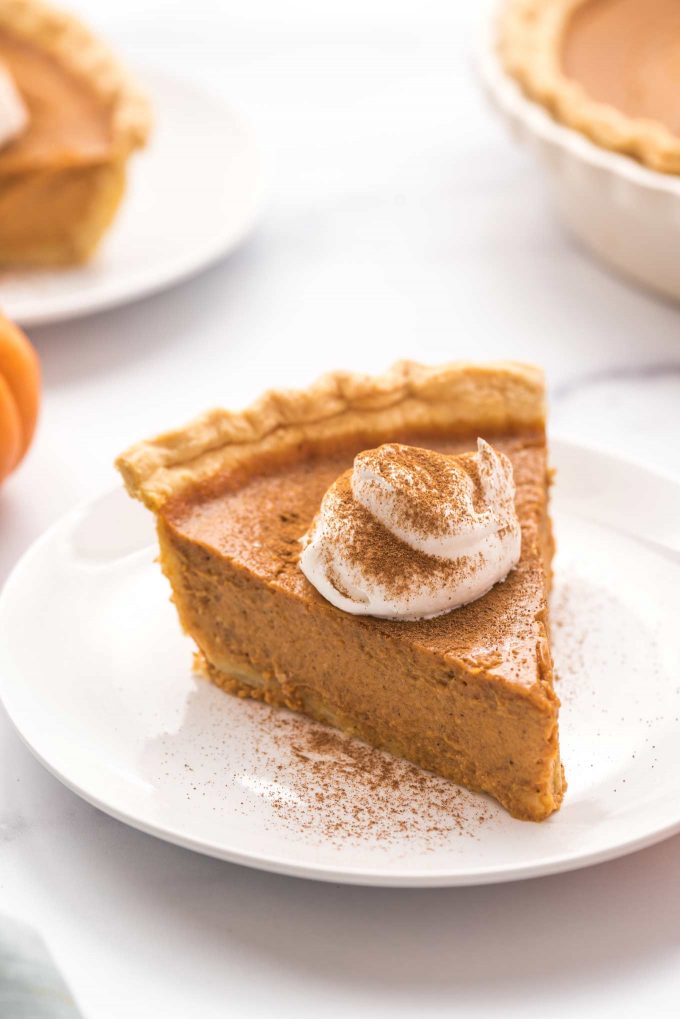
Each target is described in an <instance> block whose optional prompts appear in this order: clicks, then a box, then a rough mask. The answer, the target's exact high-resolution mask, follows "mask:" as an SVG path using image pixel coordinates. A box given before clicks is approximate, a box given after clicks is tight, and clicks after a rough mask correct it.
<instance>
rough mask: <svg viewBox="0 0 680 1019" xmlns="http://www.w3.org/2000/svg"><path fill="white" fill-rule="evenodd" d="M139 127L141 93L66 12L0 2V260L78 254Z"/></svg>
mask: <svg viewBox="0 0 680 1019" xmlns="http://www.w3.org/2000/svg"><path fill="white" fill-rule="evenodd" d="M149 125H150V114H149V108H148V105H147V102H146V100H145V99H144V97H143V96H142V95H141V93H140V92H139V91H138V90H137V87H136V86H135V84H134V83H133V82H132V80H131V79H130V78H129V77H128V75H127V74H126V72H125V71H124V70H123V69H122V68H121V67H120V66H119V64H118V62H117V60H116V59H115V57H114V56H113V55H112V54H111V53H110V52H109V50H108V49H107V48H106V47H105V46H104V45H102V44H101V43H100V42H98V41H97V40H96V39H95V38H94V36H92V35H91V33H90V32H89V31H88V30H87V29H86V28H84V27H83V26H82V25H81V24H80V23H79V22H78V21H77V20H76V19H75V18H73V17H71V16H70V15H68V14H66V13H64V12H62V11H58V10H54V9H52V8H51V7H48V6H47V5H45V4H43V3H42V2H40V0H3V2H2V3H0V264H4V265H55V264H57V265H58V264H68V263H74V262H82V261H83V260H85V259H87V258H88V257H89V256H90V255H91V254H92V252H93V250H94V249H95V247H96V245H97V243H98V241H99V240H100V238H101V237H102V235H103V233H104V232H105V230H106V229H107V227H108V226H109V224H110V223H111V221H112V219H113V217H114V215H115V212H116V209H117V208H118V205H119V203H120V200H121V198H122V196H123V192H124V188H125V174H126V164H127V161H128V158H129V157H130V155H131V153H132V152H133V151H134V150H135V149H137V148H139V147H140V146H142V145H143V144H144V143H145V141H146V138H147V134H148V131H149Z"/></svg>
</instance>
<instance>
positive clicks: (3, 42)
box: [0, 30, 111, 174]
mask: <svg viewBox="0 0 680 1019" xmlns="http://www.w3.org/2000/svg"><path fill="white" fill-rule="evenodd" d="M0 64H4V65H5V67H6V68H7V69H8V70H9V72H10V74H11V75H12V78H13V79H14V82H15V84H16V86H17V88H18V90H19V92H20V94H21V96H22V98H23V100H24V102H25V104H26V106H27V107H28V113H29V124H28V127H27V128H26V130H25V131H24V132H23V133H22V134H21V135H20V137H19V138H17V139H16V140H15V141H13V142H11V143H10V144H9V145H8V146H7V147H6V148H4V149H3V150H2V152H0V174H11V173H18V172H21V171H23V170H27V169H38V168H40V167H41V166H43V165H47V166H49V167H50V168H56V167H58V166H59V164H63V165H64V166H65V167H72V166H76V165H88V164H96V163H100V162H104V161H105V160H106V159H108V158H109V157H110V153H111V111H110V110H108V109H107V108H106V107H105V106H103V105H102V102H101V99H100V98H99V97H98V96H97V95H96V94H95V93H94V91H93V90H92V89H91V87H90V86H89V85H88V83H87V82H85V81H83V80H81V79H80V78H78V77H76V76H75V75H74V74H71V73H70V72H69V71H68V70H67V69H66V68H65V67H63V66H62V65H61V64H60V63H59V62H58V61H57V60H55V59H54V58H53V57H52V56H51V55H50V54H49V53H47V52H44V51H43V50H41V49H39V48H38V47H36V46H32V45H31V44H30V43H29V42H25V41H23V40H21V39H19V38H17V37H15V36H13V35H11V34H10V33H8V32H7V31H4V30H0Z"/></svg>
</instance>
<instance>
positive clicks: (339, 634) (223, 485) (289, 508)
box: [158, 431, 564, 820]
mask: <svg viewBox="0 0 680 1019" xmlns="http://www.w3.org/2000/svg"><path fill="white" fill-rule="evenodd" d="M484 437H485V438H488V439H489V441H491V442H492V443H493V445H494V448H495V449H497V450H499V451H500V452H502V453H505V454H506V455H507V456H508V457H509V459H510V461H511V463H512V466H513V470H514V477H515V484H516V505H517V514H518V517H519V521H520V524H521V529H522V552H521V558H520V561H519V563H518V565H517V568H516V569H514V570H513V571H512V572H511V573H510V574H509V575H508V577H507V579H506V580H505V581H504V582H502V583H499V584H496V586H495V587H494V588H493V589H492V590H491V591H489V593H488V594H486V595H484V596H483V597H481V598H479V599H478V600H477V601H474V602H472V603H470V604H468V605H465V606H463V607H461V608H458V609H456V610H454V611H451V612H449V613H447V614H445V615H441V616H438V617H436V618H433V619H421V620H417V621H410V622H407V621H404V620H391V619H378V618H374V617H371V616H360V617H357V616H354V615H349V614H348V613H346V612H342V611H340V610H338V609H337V608H335V607H333V606H332V605H330V604H329V603H328V602H327V601H326V600H325V598H323V597H322V596H321V595H320V594H319V593H318V592H317V591H316V590H315V588H314V587H312V585H311V584H310V583H309V582H308V580H307V579H306V577H305V576H304V575H303V574H302V572H301V570H300V568H299V556H300V550H301V544H300V539H301V538H302V537H303V535H304V534H305V532H306V531H307V530H308V528H309V526H310V524H311V522H312V520H313V518H314V516H315V514H316V513H317V511H318V509H319V504H320V502H321V500H322V497H323V495H324V493H325V492H326V490H327V489H328V488H329V486H330V485H331V484H332V483H333V482H334V481H335V479H336V478H338V476H339V475H340V474H342V473H343V471H345V470H347V469H348V468H349V467H351V465H352V461H353V459H354V456H355V455H356V454H357V453H358V452H360V451H361V450H363V449H365V448H366V445H367V444H366V443H365V442H363V441H361V440H359V439H357V440H356V442H354V443H353V444H346V443H345V444H344V445H343V446H341V447H339V448H335V449H325V450H309V449H307V450H305V451H301V452H300V453H299V455H297V456H295V455H293V458H292V459H290V461H289V462H286V463H279V464H267V463H262V464H261V465H260V466H259V467H258V465H257V464H254V465H253V466H252V469H250V470H249V471H248V472H247V473H246V474H240V475H239V476H232V477H226V478H222V479H221V480H220V481H219V482H217V483H215V482H212V483H211V484H210V486H209V487H208V488H206V487H205V486H203V487H202V488H197V489H195V490H194V491H193V492H192V491H191V490H190V491H189V493H188V494H183V495H182V496H180V497H176V498H175V499H170V500H169V501H168V502H167V503H166V504H165V505H164V506H163V507H162V509H161V511H160V513H159V518H158V532H159V539H160V544H161V562H162V566H163V569H164V571H165V573H166V575H167V576H168V578H169V580H170V582H171V584H172V587H173V594H174V600H175V603H176V606H177V609H178V611H179V614H180V618H181V621H182V624H183V626H184V628H185V629H186V630H187V632H188V633H190V634H191V636H192V637H193V638H194V640H195V641H196V643H197V644H198V647H199V649H200V652H201V655H202V659H203V662H204V666H205V669H206V671H207V673H208V675H209V676H210V678H211V679H212V680H213V681H214V682H216V683H217V684H218V685H220V686H222V687H224V688H225V689H227V690H229V691H231V692H232V693H237V694H239V695H241V696H243V695H246V696H251V697H257V698H261V699H264V700H267V701H269V702H270V703H274V704H279V705H285V706H288V707H291V708H293V709H295V710H300V711H303V712H305V713H306V714H308V715H311V716H312V717H314V718H317V719H319V720H320V721H323V722H327V723H330V724H333V725H336V726H338V727H340V728H342V729H343V730H345V731H347V732H350V733H352V734H354V735H356V736H358V737H360V738H362V739H364V740H366V741H367V742H370V743H371V744H373V745H375V746H378V747H381V748H383V749H385V750H388V751H390V752H392V753H394V754H396V755H398V756H401V757H405V758H407V759H409V760H411V761H414V762H415V763H416V764H419V765H421V766H422V767H425V768H428V769H430V770H432V771H434V772H436V773H438V774H440V775H443V776H445V777H447V778H450V779H453V780H454V781H457V782H460V783H463V784H465V785H467V786H469V787H470V788H473V789H478V790H482V791H485V792H488V793H491V795H493V796H495V797H496V798H497V799H498V800H499V801H500V802H501V803H502V804H503V805H504V806H505V807H506V808H507V809H508V810H509V811H510V812H511V813H512V814H514V815H515V816H517V817H521V818H529V819H532V820H541V819H543V818H545V817H547V816H548V815H549V814H550V813H552V811H554V810H556V809H557V808H558V807H559V804H560V801H561V799H562V794H563V788H564V784H563V776H562V769H561V765H560V762H559V752H558V744H557V706H558V701H557V698H556V696H555V694H554V693H553V690H552V665H551V661H550V653H549V650H548V644H547V619H546V608H545V606H546V597H547V588H548V586H549V583H550V560H551V557H552V536H551V530H550V523H549V518H548V514H547V504H546V462H545V445H544V441H543V436H542V434H533V433H531V432H528V431H527V432H525V433H523V434H519V435H518V434H515V435H512V436H507V435H506V436H497V435H495V436H484ZM385 438H388V439H389V440H390V441H398V442H402V443H405V444H408V445H410V446H416V447H417V446H420V447H427V448H430V449H436V450H438V451H440V452H446V453H463V452H469V451H470V450H473V449H474V448H475V446H476V442H477V436H476V435H474V436H463V437H457V438H450V437H449V438H444V437H440V436H433V435H425V436H423V435H414V434H405V435H396V436H395V435H390V436H386V437H385Z"/></svg>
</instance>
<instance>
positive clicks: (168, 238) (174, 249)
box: [0, 71, 262, 325]
mask: <svg viewBox="0 0 680 1019" xmlns="http://www.w3.org/2000/svg"><path fill="white" fill-rule="evenodd" d="M140 78H141V80H142V82H143V85H144V87H145V89H146V91H147V93H148V95H149V97H150V99H151V102H152V104H153V113H154V129H153V134H152V137H151V140H150V143H149V146H148V148H147V149H146V150H145V151H144V152H141V153H139V154H138V155H136V156H134V157H133V159H132V160H131V170H130V180H129V186H128V192H127V194H126V196H125V198H124V201H123V203H122V205H121V208H120V212H119V214H118V216H117V218H116V220H115V223H114V225H113V227H112V228H111V230H110V231H109V233H108V234H107V235H106V237H105V238H104V241H103V243H102V246H101V248H100V250H99V251H98V253H97V254H96V256H95V258H94V259H93V260H92V261H91V262H89V263H88V264H87V265H84V266H78V267H75V268H72V269H50V270H44V271H43V270H39V271H38V270H36V271H3V272H2V273H0V306H1V307H3V308H4V310H5V311H6V313H7V314H8V315H9V316H10V317H12V318H14V319H16V320H17V321H18V322H21V323H22V325H37V324H39V323H45V322H58V321H61V320H63V319H68V318H75V317H77V316H79V315H86V314H89V313H90V312H95V311H101V310H103V309H104V308H111V307H113V306H115V305H119V304H124V303H126V302H128V301H132V300H134V299H135V298H138V297H143V296H145V295H147V294H151V293H153V292H155V291H158V290H162V289H163V288H165V287H168V286H170V285H172V284H173V283H177V282H179V281H180V280H183V279H186V278H187V277H188V276H190V275H192V274H193V273H196V272H198V271H199V270H200V269H203V268H204V267H205V266H207V265H209V264H210V263H212V262H214V261H215V260H216V259H218V258H220V257H221V256H223V255H226V254H227V253H228V252H229V251H231V250H232V249H233V248H235V247H236V245H237V244H239V243H240V242H241V241H242V240H243V239H244V238H245V236H246V235H247V234H248V233H249V232H250V231H251V229H252V228H253V225H254V223H255V218H256V215H257V212H258V208H259V205H260V201H261V192H262V186H261V170H260V159H259V154H258V151H257V147H256V145H255V142H254V140H253V137H252V135H251V132H250V130H249V128H248V127H247V126H246V125H245V124H244V123H243V122H242V121H241V120H240V118H239V117H237V116H236V114H235V113H234V112H233V111H232V110H231V109H230V108H229V106H228V105H227V104H226V103H225V102H224V101H223V100H222V99H220V98H219V97H217V96H213V95H211V94H210V93H206V92H204V91H203V90H202V89H200V88H199V87H197V86H195V85H193V84H190V83H188V82H186V81H182V80H181V79H178V78H174V77H172V76H170V75H167V74H164V73H162V72H160V71H154V72H153V73H148V72H145V73H144V74H143V75H140Z"/></svg>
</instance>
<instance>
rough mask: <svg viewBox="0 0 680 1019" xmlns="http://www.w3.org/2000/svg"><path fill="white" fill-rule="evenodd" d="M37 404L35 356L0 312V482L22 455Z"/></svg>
mask: <svg viewBox="0 0 680 1019" xmlns="http://www.w3.org/2000/svg"><path fill="white" fill-rule="evenodd" d="M39 405H40V363H39V361H38V355H37V354H36V352H35V350H34V349H33V347H32V346H31V344H30V343H29V341H28V339H27V337H26V336H25V335H24V333H22V331H21V329H19V328H18V327H17V326H15V325H14V323H13V322H10V321H9V319H7V318H5V316H4V315H2V314H1V313H0V481H2V480H3V478H6V477H7V475H8V474H10V473H11V472H12V471H13V470H14V469H15V468H16V467H17V466H18V465H19V463H20V462H21V460H22V459H23V458H24V456H25V454H26V452H27V450H28V447H29V446H30V444H31V439H32V438H33V432H34V431H35V423H36V421H37V418H38V407H39Z"/></svg>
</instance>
